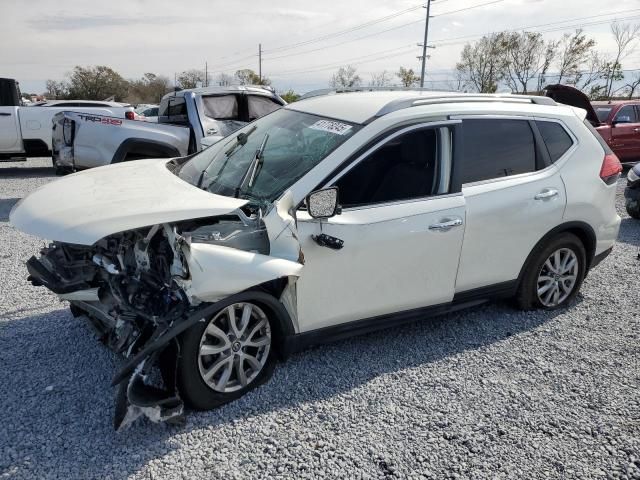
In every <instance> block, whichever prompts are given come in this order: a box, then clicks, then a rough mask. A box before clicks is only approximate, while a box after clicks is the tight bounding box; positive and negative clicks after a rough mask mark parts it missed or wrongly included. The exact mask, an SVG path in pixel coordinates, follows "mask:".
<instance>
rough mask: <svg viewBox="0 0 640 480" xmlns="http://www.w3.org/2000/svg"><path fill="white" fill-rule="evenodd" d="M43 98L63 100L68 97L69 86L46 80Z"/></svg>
mask: <svg viewBox="0 0 640 480" xmlns="http://www.w3.org/2000/svg"><path fill="white" fill-rule="evenodd" d="M46 89H47V90H46V91H45V93H44V94H45V96H46V97H47V98H48V99H50V100H56V99H64V98H67V96H68V95H69V85H68V84H67V83H66V82H58V81H56V80H47V83H46Z"/></svg>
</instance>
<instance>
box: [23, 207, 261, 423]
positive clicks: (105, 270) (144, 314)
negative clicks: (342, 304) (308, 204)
mask: <svg viewBox="0 0 640 480" xmlns="http://www.w3.org/2000/svg"><path fill="white" fill-rule="evenodd" d="M195 245H199V246H200V247H202V246H215V247H220V248H222V249H223V251H224V249H234V250H235V249H239V250H242V251H243V252H244V253H246V254H247V255H258V256H263V255H268V253H269V239H268V236H267V232H266V228H265V226H264V223H263V222H262V220H261V219H260V218H259V217H258V216H256V215H252V216H246V215H243V214H242V212H240V214H239V215H229V216H224V217H215V218H204V219H199V220H190V221H184V222H180V223H177V224H161V225H155V226H152V227H148V228H141V229H136V230H130V231H125V232H122V233H117V234H114V235H110V236H108V237H105V238H103V239H101V240H99V241H97V242H96V243H94V244H93V245H91V246H86V245H73V244H69V243H62V242H53V243H51V244H50V245H49V246H47V247H46V248H44V249H43V250H42V251H41V256H40V257H39V258H36V257H32V258H31V259H29V260H28V262H27V269H28V271H29V277H28V279H29V280H30V281H31V283H32V284H33V285H36V286H40V285H42V286H45V287H47V288H48V289H50V290H51V291H53V292H54V293H56V294H58V296H59V297H60V298H61V299H62V300H68V301H69V302H70V305H71V311H72V313H73V314H74V315H75V316H80V315H85V316H86V317H87V318H88V319H89V320H90V323H91V325H92V326H93V327H94V329H95V330H96V332H97V334H98V335H99V337H100V339H101V341H102V342H103V343H104V344H105V345H107V346H108V347H109V348H110V349H112V350H113V351H115V352H117V353H119V354H122V355H124V357H125V358H126V359H127V361H126V363H125V365H124V367H123V368H122V370H121V371H120V372H119V373H118V374H117V375H116V377H115V378H114V383H113V384H114V385H119V388H118V394H117V401H116V409H115V410H116V412H115V418H114V426H115V428H116V429H120V428H123V427H125V426H126V425H128V424H130V423H131V422H132V421H133V420H135V419H136V418H137V417H139V416H141V415H145V416H147V417H148V418H150V419H151V420H153V421H166V420H169V421H179V420H181V419H182V415H183V403H182V400H181V398H180V395H179V393H178V390H177V387H176V359H177V357H178V354H179V349H180V344H179V341H178V337H179V334H180V333H181V332H182V331H184V330H185V329H186V328H189V326H191V325H193V324H195V322H197V321H199V320H201V319H202V315H203V313H202V312H203V311H206V310H208V309H210V308H211V306H212V305H215V304H216V301H217V300H220V299H222V298H224V297H225V296H226V292H224V293H219V297H216V296H212V295H210V296H207V295H201V297H196V296H194V295H193V294H192V293H190V290H193V285H192V276H191V273H190V262H189V260H188V259H187V258H186V256H189V255H190V249H191V247H192V246H195ZM199 261H200V262H202V261H203V260H202V259H201V260H199ZM212 280H213V282H215V283H217V284H218V285H219V284H221V283H222V284H224V279H221V278H219V277H218V278H215V279H212ZM197 291H198V292H203V291H206V287H204V288H203V286H202V285H198V286H197ZM229 293H231V292H229Z"/></svg>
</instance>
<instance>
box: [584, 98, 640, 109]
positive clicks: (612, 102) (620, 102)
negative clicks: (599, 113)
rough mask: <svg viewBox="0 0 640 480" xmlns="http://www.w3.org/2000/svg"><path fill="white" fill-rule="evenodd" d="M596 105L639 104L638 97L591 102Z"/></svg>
mask: <svg viewBox="0 0 640 480" xmlns="http://www.w3.org/2000/svg"><path fill="white" fill-rule="evenodd" d="M591 103H592V104H593V105H594V106H596V107H616V106H618V105H627V104H629V105H637V104H640V99H638V98H636V99H631V100H609V101H607V100H598V101H595V102H591Z"/></svg>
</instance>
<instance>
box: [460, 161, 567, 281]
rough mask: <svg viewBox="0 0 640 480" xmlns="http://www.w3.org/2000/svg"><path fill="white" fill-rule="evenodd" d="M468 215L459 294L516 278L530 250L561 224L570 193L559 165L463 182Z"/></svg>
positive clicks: (461, 260) (461, 261)
mask: <svg viewBox="0 0 640 480" xmlns="http://www.w3.org/2000/svg"><path fill="white" fill-rule="evenodd" d="M462 192H463V194H464V197H465V200H466V207H467V217H466V222H467V225H466V228H465V237H464V244H463V246H462V254H461V258H460V269H459V272H458V279H457V282H456V292H464V291H467V290H473V289H475V288H479V287H484V286H487V285H493V284H499V283H503V282H508V281H511V280H515V279H517V278H518V275H519V274H520V269H521V268H522V266H523V265H524V262H525V260H526V258H527V257H528V255H529V253H530V252H531V251H532V250H533V248H534V246H535V245H536V243H537V242H538V241H539V240H540V239H541V238H542V237H543V236H544V235H545V234H546V233H547V232H548V231H550V230H551V229H552V228H553V227H555V226H557V225H559V224H560V223H562V217H563V214H564V208H565V205H566V192H565V187H564V183H563V182H562V178H561V176H560V174H559V172H558V169H557V168H556V167H555V166H553V165H552V166H550V167H547V168H546V169H544V170H541V171H538V172H532V173H527V174H523V175H517V176H512V177H507V178H501V179H496V180H494V181H488V182H483V183H480V184H476V185H474V184H470V185H463V188H462Z"/></svg>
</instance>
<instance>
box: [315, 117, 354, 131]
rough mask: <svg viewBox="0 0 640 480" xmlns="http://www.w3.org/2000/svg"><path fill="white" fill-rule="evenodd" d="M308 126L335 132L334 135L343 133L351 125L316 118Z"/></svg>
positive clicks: (349, 128)
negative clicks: (314, 121)
mask: <svg viewBox="0 0 640 480" xmlns="http://www.w3.org/2000/svg"><path fill="white" fill-rule="evenodd" d="M309 128H313V129H314V130H322V131H323V132H329V133H335V134H336V135H345V134H346V133H347V132H348V131H349V130H351V125H349V124H346V123H341V122H334V121H333V120H318V121H317V122H316V123H314V124H313V125H310V126H309Z"/></svg>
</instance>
